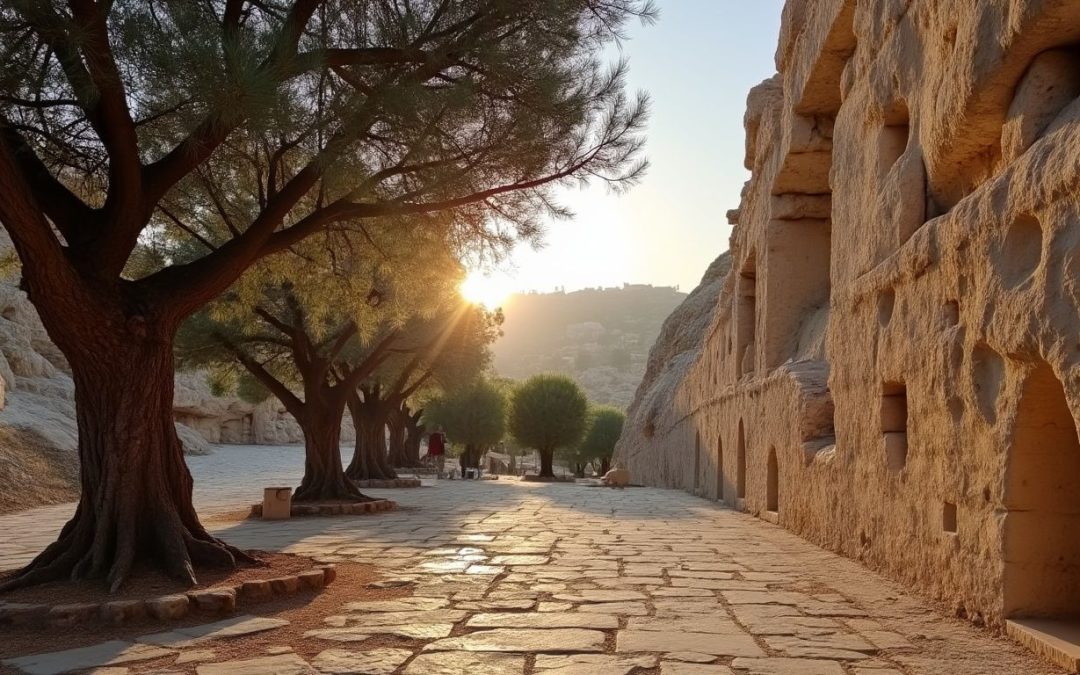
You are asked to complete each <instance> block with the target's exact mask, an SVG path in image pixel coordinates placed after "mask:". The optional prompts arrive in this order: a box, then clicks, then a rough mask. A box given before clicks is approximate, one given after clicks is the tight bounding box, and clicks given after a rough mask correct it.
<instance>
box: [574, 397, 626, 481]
mask: <svg viewBox="0 0 1080 675" xmlns="http://www.w3.org/2000/svg"><path fill="white" fill-rule="evenodd" d="M625 422H626V414H625V413H623V411H621V410H619V409H618V408H613V407H611V406H596V407H594V408H592V409H591V410H590V411H589V425H588V429H587V430H586V431H585V437H584V439H582V441H581V445H580V446H579V448H580V453H581V456H582V457H584V458H585V461H588V462H594V463H599V465H600V469H604V468H605V467H607V465H608V463H609V462H610V461H611V456H612V454H614V452H615V444H616V443H618V441H619V436H621V435H622V429H623V424H624V423H625Z"/></svg>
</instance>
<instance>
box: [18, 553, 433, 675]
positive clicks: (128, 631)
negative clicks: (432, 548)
mask: <svg viewBox="0 0 1080 675" xmlns="http://www.w3.org/2000/svg"><path fill="white" fill-rule="evenodd" d="M337 572H338V574H337V579H336V580H335V581H334V583H333V584H331V585H330V586H328V587H327V588H326V589H324V590H323V591H322V592H321V593H318V594H316V593H313V592H310V591H309V592H301V593H298V594H296V595H293V596H290V597H287V598H281V599H278V600H272V601H269V602H264V603H260V604H259V605H256V606H253V607H251V608H250V611H247V610H243V609H242V610H241V611H240V612H238V613H237V614H254V615H257V616H262V617H273V618H278V619H285V620H287V621H289V625H288V626H283V627H281V628H275V629H273V630H269V631H266V632H264V633H256V634H254V635H247V636H241V637H237V638H229V639H223V640H213V641H210V642H207V643H205V644H202V645H199V646H197V647H193V648H192V649H199V650H203V649H206V650H211V651H213V652H214V653H215V658H214V660H215V661H226V660H231V659H242V658H253V657H256V656H265V655H266V654H267V650H269V649H271V648H275V647H283V646H288V647H291V648H292V649H293V650H295V651H296V653H298V654H300V655H301V656H304V657H305V658H308V659H310V658H312V657H314V656H315V655H316V654H318V653H319V652H321V651H323V650H324V649H330V648H333V647H335V646H337V647H340V646H347V647H348V648H349V649H356V650H362V649H371V648H373V647H383V646H386V647H390V646H393V647H402V648H408V647H414V646H417V645H420V644H423V643H424V642H425V641H417V640H408V639H404V638H393V637H389V638H383V639H380V638H372V639H371V640H368V641H365V642H361V643H351V644H348V645H343V644H342V643H333V642H329V641H326V640H316V639H313V638H305V637H304V633H306V632H307V631H310V630H316V629H320V628H326V627H327V626H326V624H324V623H323V618H325V617H327V616H331V615H333V614H338V613H340V612H341V608H342V605H344V604H345V603H347V602H358V601H363V600H392V599H395V598H401V597H405V596H408V595H411V594H412V591H411V590H410V589H408V588H368V587H367V584H369V583H371V582H373V581H377V580H378V579H379V578H380V575H379V572H378V570H377V568H375V567H374V566H372V565H361V564H359V563H338V565H337ZM220 618H221V617H212V616H199V615H195V614H193V615H190V616H188V617H186V618H184V619H183V620H182V621H178V622H175V623H169V624H168V625H167V626H162V624H160V623H156V622H150V621H146V622H135V623H130V624H125V625H123V626H119V627H117V626H79V627H74V628H64V629H62V631H63V632H62V635H63V637H62V639H60V638H59V637H58V635H59V633H58V634H56V636H52V635H50V636H43V635H42V632H41V629H31V628H14V629H9V628H5V632H4V638H3V640H0V658H7V657H11V656H16V655H18V656H22V655H26V654H36V653H41V652H45V651H55V650H59V649H74V648H76V647H85V646H87V645H92V644H97V643H99V642H105V641H106V640H132V639H134V638H135V637H138V636H140V635H147V634H151V633H157V632H161V631H163V630H170V629H173V628H175V627H179V626H194V625H198V624H203V623H209V622H212V621H217V620H220ZM175 660H176V657H175V656H168V657H164V658H161V659H155V660H153V661H144V662H139V663H132V664H124V665H125V667H127V668H129V669H130V671H131V672H132V673H155V672H161V671H163V670H170V671H180V672H194V669H195V664H185V665H181V666H173V662H174V661H175ZM3 672H8V671H5V670H4V669H3V668H2V667H0V673H3Z"/></svg>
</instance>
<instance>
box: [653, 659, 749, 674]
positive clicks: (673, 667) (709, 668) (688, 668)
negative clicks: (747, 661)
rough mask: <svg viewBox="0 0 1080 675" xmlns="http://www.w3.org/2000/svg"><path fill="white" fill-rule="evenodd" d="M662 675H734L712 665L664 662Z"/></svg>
mask: <svg viewBox="0 0 1080 675" xmlns="http://www.w3.org/2000/svg"><path fill="white" fill-rule="evenodd" d="M660 675H732V670H731V668H728V667H727V666H720V665H716V664H712V663H686V662H684V661H664V662H663V663H661V664H660Z"/></svg>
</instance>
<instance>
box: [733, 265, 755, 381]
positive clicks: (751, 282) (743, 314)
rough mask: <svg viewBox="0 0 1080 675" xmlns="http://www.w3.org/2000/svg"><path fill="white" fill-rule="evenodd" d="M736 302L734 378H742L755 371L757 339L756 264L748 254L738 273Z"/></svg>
mask: <svg viewBox="0 0 1080 675" xmlns="http://www.w3.org/2000/svg"><path fill="white" fill-rule="evenodd" d="M737 290H738V292H737V298H736V302H737V303H738V305H737V306H736V315H735V323H736V326H735V330H736V331H737V333H736V337H737V340H736V342H735V376H736V377H742V376H743V375H744V374H746V373H753V372H754V370H755V355H754V352H755V342H756V337H757V264H756V261H755V256H754V253H751V254H750V257H748V258H747V260H746V262H745V263H744V264H743V268H742V271H741V272H740V273H739V279H738V289H737Z"/></svg>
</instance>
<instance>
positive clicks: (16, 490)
mask: <svg viewBox="0 0 1080 675" xmlns="http://www.w3.org/2000/svg"><path fill="white" fill-rule="evenodd" d="M0 485H3V486H4V489H3V490H0V513H12V512H14V511H21V510H23V509H29V508H33V507H35V506H45V505H48V504H63V503H65V502H73V501H75V500H76V499H78V498H79V459H78V457H77V456H76V455H75V453H74V452H70V451H67V450H61V449H60V448H57V447H56V446H54V445H53V444H51V443H49V442H48V441H46V440H45V439H44V438H43V437H42V436H41V435H40V434H38V433H37V432H35V431H32V430H30V429H21V428H17V427H8V426H0Z"/></svg>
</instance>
